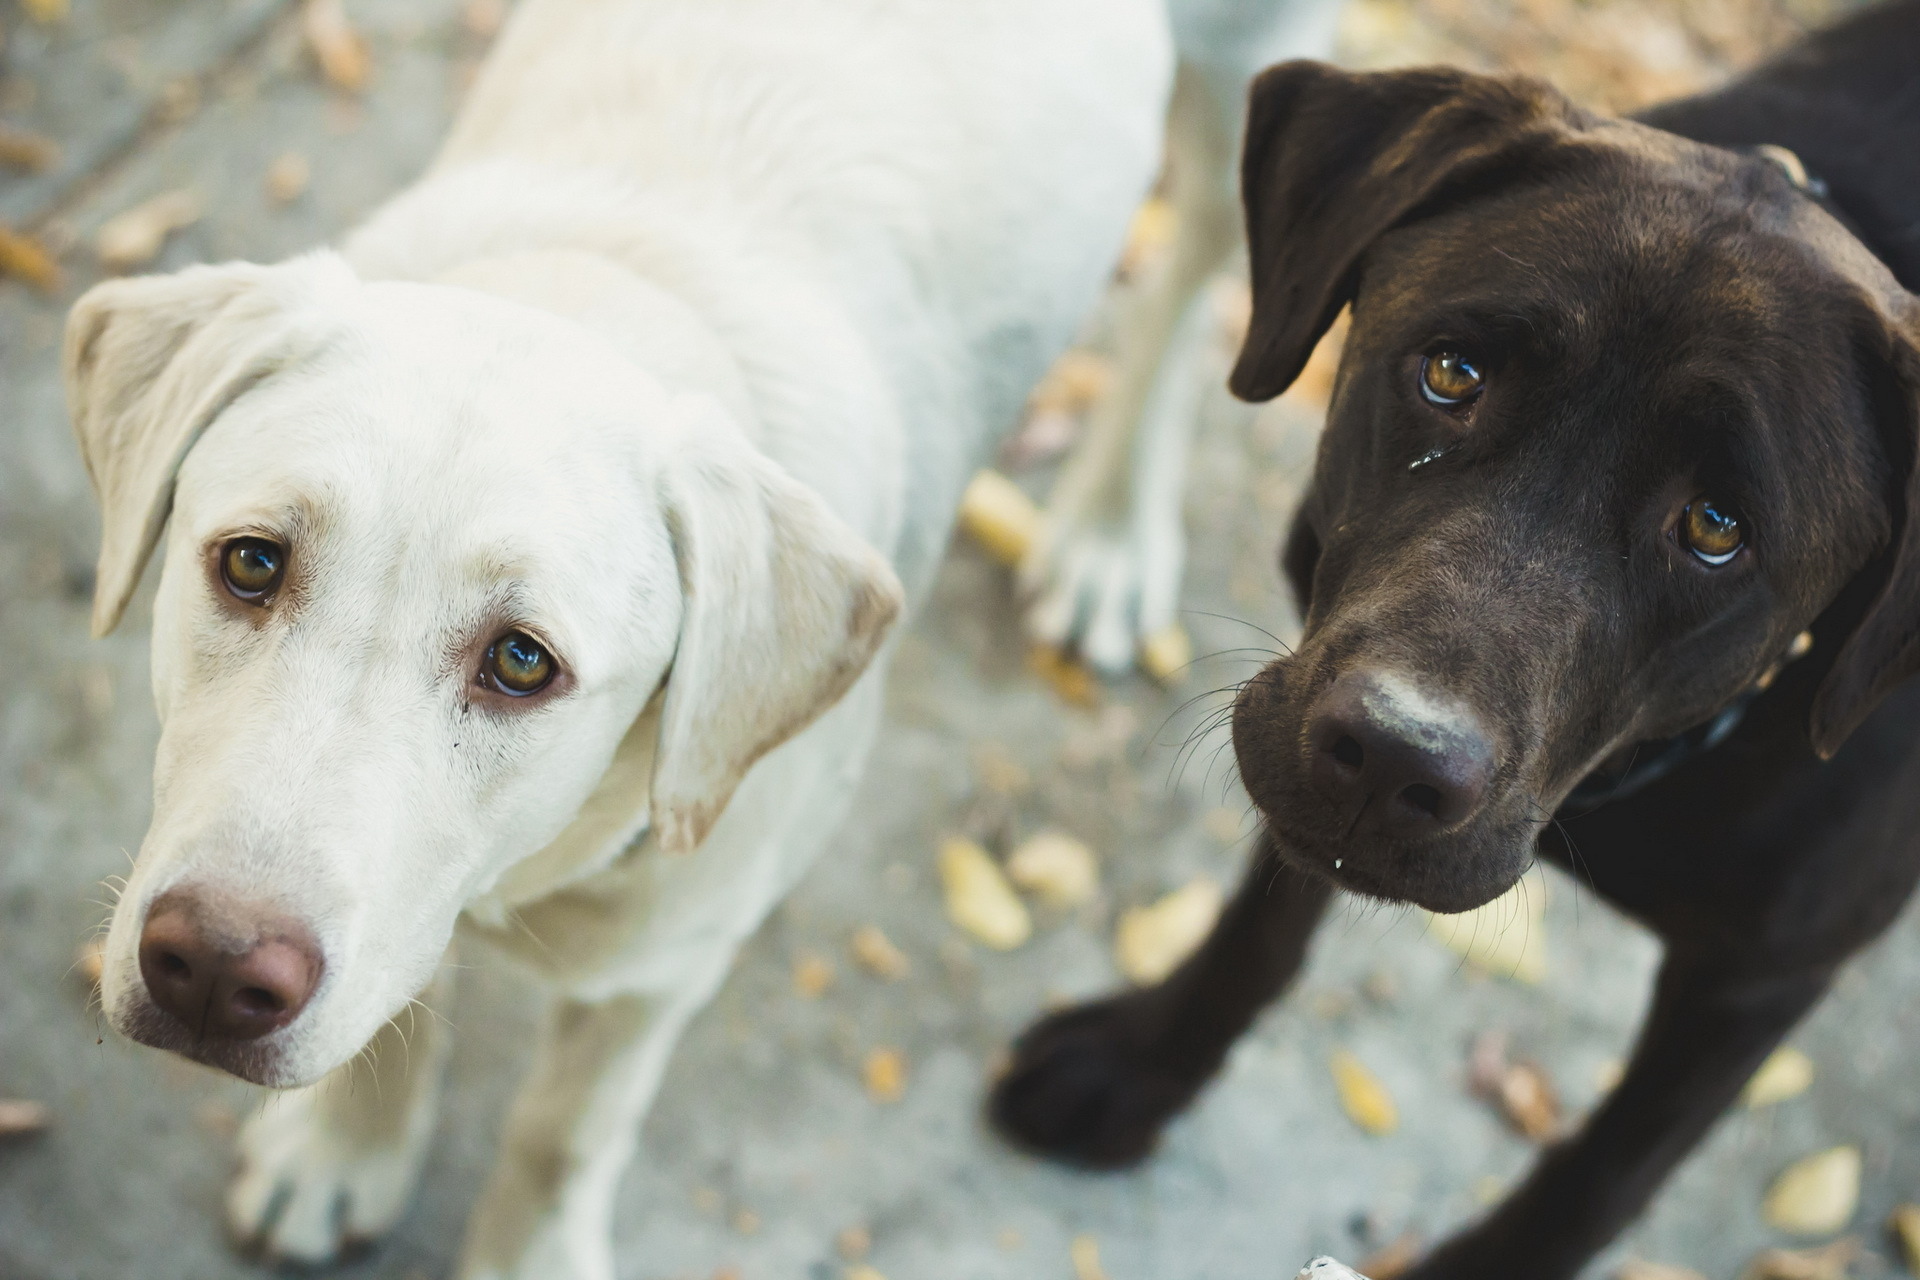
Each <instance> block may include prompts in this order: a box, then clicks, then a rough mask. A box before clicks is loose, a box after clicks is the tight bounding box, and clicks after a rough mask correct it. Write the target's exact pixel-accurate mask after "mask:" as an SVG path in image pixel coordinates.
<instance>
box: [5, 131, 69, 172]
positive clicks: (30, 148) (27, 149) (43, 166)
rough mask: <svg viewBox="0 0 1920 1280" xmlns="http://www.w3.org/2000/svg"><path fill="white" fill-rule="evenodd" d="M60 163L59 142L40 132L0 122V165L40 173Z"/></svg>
mask: <svg viewBox="0 0 1920 1280" xmlns="http://www.w3.org/2000/svg"><path fill="white" fill-rule="evenodd" d="M59 163H60V144H58V143H57V142H55V141H54V140H53V139H52V138H49V137H45V136H44V135H42V134H38V133H30V132H28V131H27V130H25V129H15V128H13V127H12V126H10V125H4V124H0V165H5V166H7V167H8V168H9V169H19V170H20V171H21V172H23V173H41V172H44V171H45V170H48V169H51V168H53V166H55V165H57V164H59Z"/></svg>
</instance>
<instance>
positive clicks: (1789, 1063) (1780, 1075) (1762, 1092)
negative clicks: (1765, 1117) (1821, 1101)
mask: <svg viewBox="0 0 1920 1280" xmlns="http://www.w3.org/2000/svg"><path fill="white" fill-rule="evenodd" d="M1812 1085H1813V1059H1811V1058H1809V1057H1808V1056H1807V1055H1806V1054H1804V1053H1802V1052H1800V1051H1799V1050H1798V1049H1796V1048H1794V1047H1793V1046H1792V1045H1790V1044H1783V1045H1781V1046H1780V1047H1779V1048H1778V1049H1775V1050H1774V1051H1773V1052H1772V1054H1770V1055H1769V1056H1768V1057H1767V1060H1766V1061H1765V1062H1763V1063H1761V1064H1760V1069H1759V1070H1758V1071H1756V1072H1754V1073H1753V1079H1751V1080H1749V1081H1747V1087H1746V1089H1745V1091H1744V1092H1742V1093H1741V1095H1740V1097H1741V1100H1742V1101H1744V1102H1745V1103H1746V1104H1747V1106H1748V1107H1749V1108H1753V1109H1758V1108H1760V1107H1771V1106H1773V1105H1774V1104H1775V1103H1780V1102H1785V1101H1786V1100H1787V1099H1789V1098H1797V1097H1799V1096H1800V1095H1801V1094H1803V1093H1805V1092H1806V1091H1807V1090H1808V1089H1809V1088H1811V1087H1812Z"/></svg>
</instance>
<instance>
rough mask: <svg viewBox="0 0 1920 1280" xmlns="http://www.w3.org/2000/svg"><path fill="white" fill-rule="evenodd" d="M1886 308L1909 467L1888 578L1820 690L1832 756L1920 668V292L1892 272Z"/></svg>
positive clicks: (1885, 348) (1884, 346)
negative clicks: (1909, 288) (1902, 283)
mask: <svg viewBox="0 0 1920 1280" xmlns="http://www.w3.org/2000/svg"><path fill="white" fill-rule="evenodd" d="M1886 283H1887V289H1886V290H1885V291H1884V292H1885V293H1887V294H1888V295H1889V296H1887V297H1884V298H1883V299H1882V301H1883V302H1884V303H1885V306H1886V309H1884V310H1882V309H1880V308H1876V310H1877V311H1879V316H1878V317H1877V319H1878V321H1879V323H1878V324H1877V325H1876V328H1877V329H1878V332H1879V335H1881V336H1880V339H1879V341H1878V342H1875V343H1873V344H1872V345H1874V346H1878V347H1879V350H1877V351H1872V352H1871V358H1873V359H1874V360H1875V362H1876V363H1878V364H1880V367H1881V368H1882V370H1884V371H1885V373H1886V375H1887V376H1886V377H1884V378H1883V380H1882V386H1881V388H1880V389H1879V394H1878V395H1877V397H1876V398H1877V399H1878V401H1879V404H1878V405H1877V408H1878V410H1879V412H1880V413H1881V414H1882V415H1883V417H1884V418H1885V419H1887V421H1886V423H1885V429H1884V431H1883V438H1884V439H1886V440H1887V441H1889V443H1890V446H1891V447H1890V449H1889V453H1890V455H1891V456H1892V457H1893V458H1895V459H1897V460H1899V461H1900V462H1902V463H1904V464H1905V465H1906V466H1907V467H1908V468H1909V472H1908V475H1907V477H1906V479H1905V480H1904V482H1903V483H1902V485H1901V489H1902V493H1903V497H1902V499H1901V502H1900V508H1901V509H1900V510H1898V511H1896V512H1895V518H1894V534H1893V542H1892V544H1891V547H1890V550H1889V553H1888V554H1889V555H1890V556H1891V558H1892V563H1891V564H1890V565H1889V567H1888V570H1887V581H1886V585H1885V586H1883V587H1882V588H1881V589H1880V594H1879V595H1878V596H1877V597H1875V599H1874V601H1873V604H1872V605H1870V606H1869V607H1868V609H1867V613H1866V616H1865V617H1864V618H1862V619H1861V620H1860V624H1859V625H1858V626H1857V627H1855V628H1854V631H1853V634H1852V635H1850V636H1848V637H1847V641H1846V643H1845V644H1844V645H1843V646H1841V649H1840V656H1839V657H1837V658H1836V659H1834V663H1833V668H1832V669H1831V670H1830V671H1828V672H1827V677H1826V679H1825V680H1824V681H1822V682H1821V684H1820V689H1819V691H1818V692H1817V693H1816V694H1815V695H1814V699H1813V712H1812V715H1811V723H1810V726H1809V727H1810V729H1811V732H1812V736H1813V749H1814V751H1815V752H1817V753H1818V754H1819V756H1820V758H1821V759H1822V760H1826V759H1830V758H1832V756H1833V754H1834V752H1836V751H1838V750H1839V749H1840V744H1841V743H1843V742H1845V741H1846V740H1847V737H1848V735H1850V734H1851V733H1852V732H1853V731H1854V730H1855V729H1857V728H1859V727H1860V722H1861V721H1862V720H1865V719H1866V718H1867V715H1868V713H1870V712H1871V711H1872V710H1873V709H1874V707H1875V706H1877V705H1879V702H1880V700H1881V699H1882V698H1884V697H1886V696H1887V694H1889V693H1891V692H1893V688H1894V686H1895V685H1897V684H1899V683H1900V682H1901V681H1903V680H1905V679H1907V678H1908V677H1909V676H1912V675H1915V674H1920V298H1916V297H1915V296H1914V295H1912V294H1910V293H1907V292H1905V291H1904V290H1902V289H1900V288H1899V286H1897V285H1894V284H1893V283H1892V281H1891V279H1889V280H1888V281H1887V282H1886Z"/></svg>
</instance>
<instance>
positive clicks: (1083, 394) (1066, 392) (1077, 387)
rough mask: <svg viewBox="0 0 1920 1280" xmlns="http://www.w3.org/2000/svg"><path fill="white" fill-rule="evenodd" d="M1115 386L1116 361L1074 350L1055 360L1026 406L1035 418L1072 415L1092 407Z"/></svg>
mask: <svg viewBox="0 0 1920 1280" xmlns="http://www.w3.org/2000/svg"><path fill="white" fill-rule="evenodd" d="M1112 385H1113V361H1111V360H1109V359H1107V357H1105V356H1103V355H1096V354H1095V353H1093V352H1091V351H1083V350H1078V349H1076V350H1073V351H1069V352H1067V354H1065V355H1063V356H1061V357H1060V358H1059V359H1058V360H1056V361H1054V363H1053V368H1051V369H1049V370H1047V376H1046V377H1044V378H1042V379H1041V380H1040V385H1039V386H1037V387H1035V388H1034V389H1033V394H1032V395H1031V396H1029V397H1028V398H1027V404H1028V406H1029V407H1030V411H1031V413H1032V414H1034V415H1038V414H1042V413H1064V414H1067V415H1069V416H1072V415H1075V414H1081V413H1085V412H1086V411H1087V410H1088V409H1090V408H1092V407H1093V406H1094V405H1095V404H1096V403H1097V402H1098V401H1099V399H1100V397H1101V396H1104V395H1105V394H1107V388H1108V387H1110V386H1112Z"/></svg>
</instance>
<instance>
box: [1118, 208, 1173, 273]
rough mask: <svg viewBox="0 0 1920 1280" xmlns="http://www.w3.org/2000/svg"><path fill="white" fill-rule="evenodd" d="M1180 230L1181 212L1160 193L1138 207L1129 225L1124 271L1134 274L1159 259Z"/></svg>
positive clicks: (1123, 258) (1123, 263) (1121, 257)
mask: <svg viewBox="0 0 1920 1280" xmlns="http://www.w3.org/2000/svg"><path fill="white" fill-rule="evenodd" d="M1179 231H1180V214H1179V211H1178V210H1176V209H1175V208H1174V207H1173V202H1172V201H1170V200H1166V199H1164V198H1162V197H1160V196H1154V197H1153V198H1152V199H1150V200H1147V201H1146V202H1145V203H1143V204H1142V205H1141V206H1140V207H1139V208H1138V209H1136V210H1134V214H1133V222H1132V223H1131V224H1129V225H1128V227H1127V244H1126V248H1125V249H1123V250H1122V251H1121V253H1120V272H1121V274H1122V275H1128V276H1131V275H1134V274H1136V273H1138V272H1139V271H1141V270H1143V269H1144V268H1146V267H1149V266H1152V265H1153V264H1154V263H1155V262H1157V261H1159V260H1160V258H1161V257H1162V255H1164V254H1165V253H1166V251H1167V250H1168V249H1169V248H1171V247H1172V246H1173V239H1174V236H1176V235H1177V234H1179Z"/></svg>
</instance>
